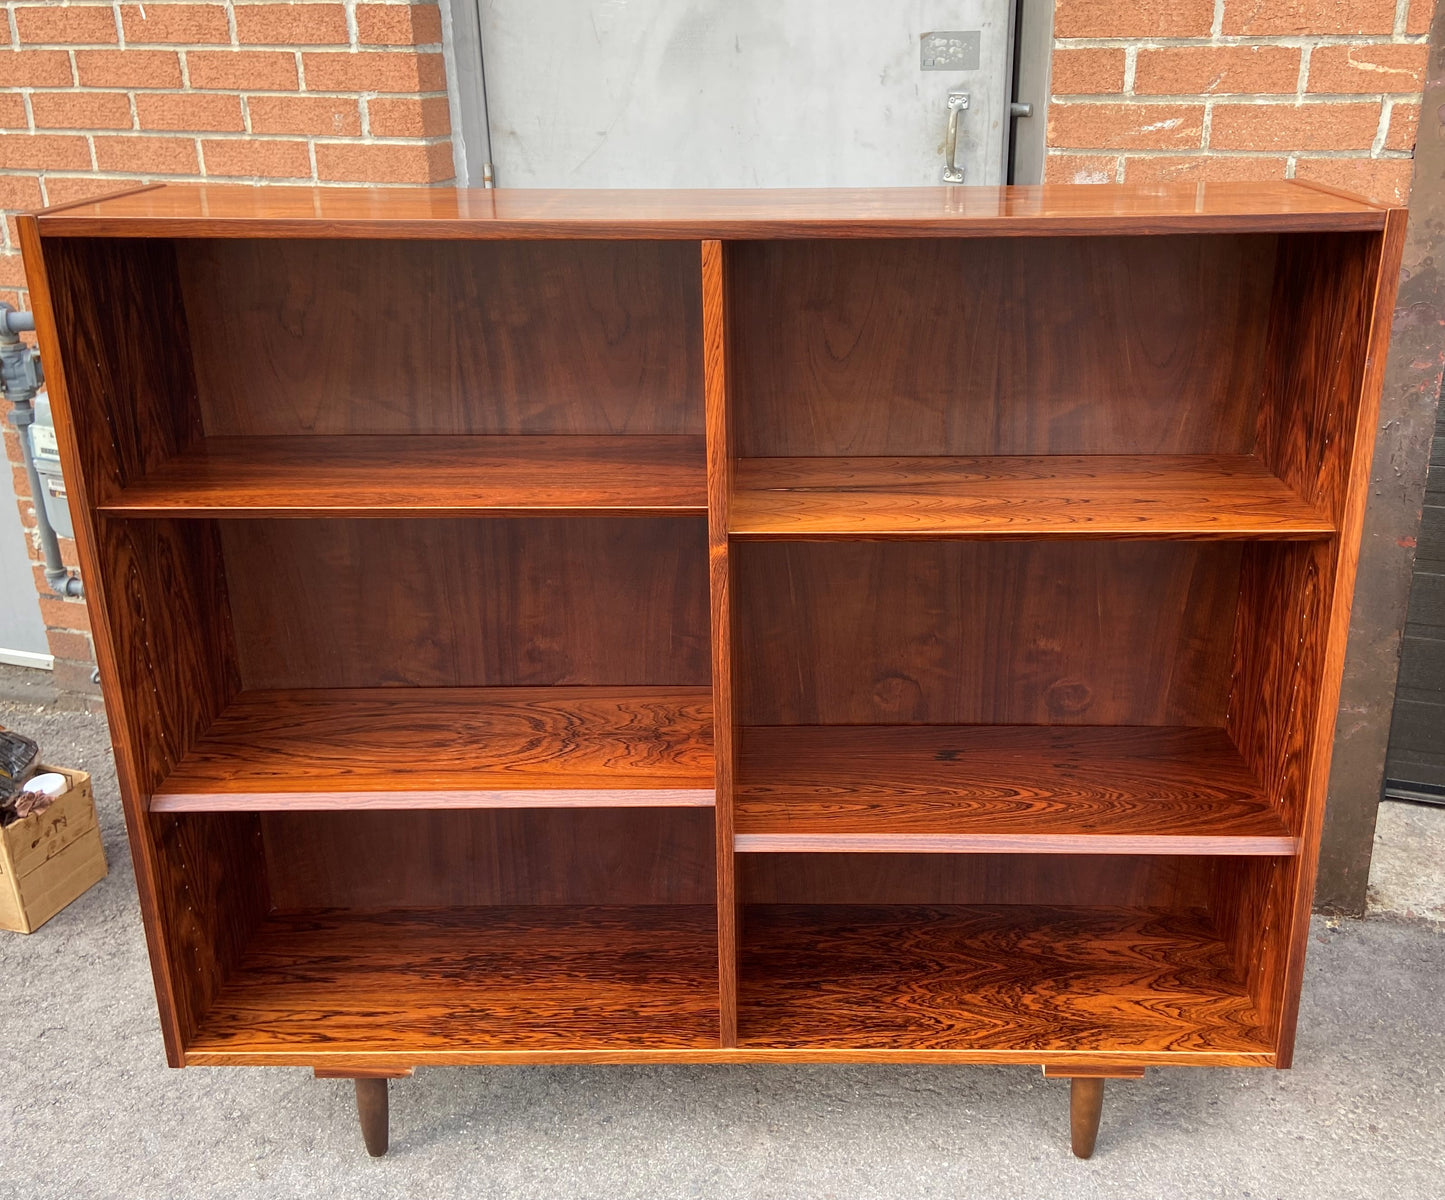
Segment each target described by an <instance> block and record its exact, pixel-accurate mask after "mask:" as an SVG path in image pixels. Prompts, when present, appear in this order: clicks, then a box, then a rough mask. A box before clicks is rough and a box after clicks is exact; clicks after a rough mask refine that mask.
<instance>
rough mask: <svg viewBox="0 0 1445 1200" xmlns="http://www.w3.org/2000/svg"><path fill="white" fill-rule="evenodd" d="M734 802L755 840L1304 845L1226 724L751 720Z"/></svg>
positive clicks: (837, 845)
mask: <svg viewBox="0 0 1445 1200" xmlns="http://www.w3.org/2000/svg"><path fill="white" fill-rule="evenodd" d="M734 812H735V816H734V821H735V826H734V827H735V830H736V836H735V839H734V845H735V847H736V849H737V850H739V851H743V852H749V851H752V852H769V851H771V852H799V851H818V852H847V851H860V852H889V853H919V852H935V853H953V854H957V853H967V852H980V853H994V854H997V853H1027V854H1042V853H1062V854H1262V855H1290V854H1294V853H1296V852H1297V850H1298V840H1297V839H1296V838H1294V837H1292V836H1291V835H1290V832H1289V830H1288V829H1287V828H1286V827H1285V825H1284V822H1283V821H1282V819H1281V818H1280V816H1279V814H1278V813H1277V812H1275V811H1274V810H1273V809H1272V808H1271V807H1270V806H1269V803H1268V800H1267V798H1266V796H1265V794H1264V789H1263V787H1262V786H1261V784H1260V783H1259V781H1258V780H1257V779H1256V778H1255V776H1254V775H1253V773H1252V772H1251V771H1250V769H1249V768H1248V766H1246V765H1245V762H1244V760H1243V759H1242V758H1241V757H1240V755H1239V752H1238V751H1237V750H1236V749H1235V748H1234V746H1233V744H1232V743H1231V742H1230V740H1229V737H1228V735H1227V734H1225V732H1224V731H1223V730H1221V729H1193V728H1171V727H1155V726H1087V725H1062V726H1059V725H1053V726H1035V725H889V726H879V725H869V726H856V725H831V726H750V727H747V728H745V729H744V730H743V731H742V739H741V750H740V755H739V763H738V782H737V786H736V791H735V797H734Z"/></svg>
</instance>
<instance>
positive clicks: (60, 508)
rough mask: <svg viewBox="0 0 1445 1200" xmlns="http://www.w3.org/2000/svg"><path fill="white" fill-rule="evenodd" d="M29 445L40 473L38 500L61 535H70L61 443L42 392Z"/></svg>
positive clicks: (48, 402)
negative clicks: (61, 459)
mask: <svg viewBox="0 0 1445 1200" xmlns="http://www.w3.org/2000/svg"><path fill="white" fill-rule="evenodd" d="M30 446H31V449H32V451H33V452H34V456H35V469H36V470H37V471H39V472H40V490H41V491H42V492H43V493H44V495H43V496H42V497H41V499H42V500H43V501H44V502H45V512H46V514H47V515H48V516H49V517H50V526H51V528H52V529H54V530H55V532H56V533H58V534H59V535H60V536H61V537H66V538H73V537H74V536H75V527H74V526H73V525H71V523H70V503H69V502H68V501H67V500H66V498H65V476H64V475H62V474H61V473H60V446H59V444H58V443H57V442H56V440H55V422H54V421H53V420H52V419H51V416H50V397H49V396H47V395H46V394H45V393H44V392H41V393H40V394H39V395H37V396H36V397H35V424H34V425H32V426H31V427H30Z"/></svg>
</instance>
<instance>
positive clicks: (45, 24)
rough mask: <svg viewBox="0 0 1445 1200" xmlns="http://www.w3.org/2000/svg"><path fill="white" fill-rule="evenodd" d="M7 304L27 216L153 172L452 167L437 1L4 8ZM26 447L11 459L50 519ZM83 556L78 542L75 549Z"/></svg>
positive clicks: (70, 618)
mask: <svg viewBox="0 0 1445 1200" xmlns="http://www.w3.org/2000/svg"><path fill="white" fill-rule="evenodd" d="M0 17H3V20H0V210H4V211H5V213H6V220H5V228H4V234H3V241H0V300H6V301H8V302H9V303H11V304H15V305H17V306H19V307H25V303H26V297H25V291H24V288H25V276H24V272H23V270H22V269H21V265H20V257H19V249H18V243H17V241H16V238H15V227H14V221H13V220H12V219H11V218H10V215H9V214H11V213H13V212H14V211H16V210H24V209H33V208H39V207H41V206H42V205H45V204H59V203H64V202H65V201H69V200H75V199H79V198H82V197H84V196H87V195H92V194H96V193H101V192H106V191H116V190H118V189H121V188H125V187H128V186H133V185H135V184H136V183H140V182H150V181H153V180H201V179H214V180H222V181H226V182H240V183H266V182H272V183H319V184H329V183H376V184H419V183H443V182H449V181H450V180H451V178H452V151H451V126H450V120H449V117H448V112H447V94H446V73H445V70H444V68H443V65H442V54H441V18H440V15H439V11H438V9H437V7H436V4H435V2H434V0H432V2H428V3H418V4H410V3H405V2H402V3H365V2H358V0H346V2H345V3H297V4H276V3H247V2H245V0H237V2H234V3H231V2H227V3H172V2H170V0H160V2H159V3H157V2H151V3H145V4H133V3H110V4H108V3H89V2H86V0H79V2H77V3H72V4H55V3H38V2H32V0H7V2H6V3H4V5H3V11H0ZM18 451H19V443H18V441H17V439H16V437H15V434H14V432H13V430H11V429H10V428H9V427H8V425H7V426H6V432H5V453H6V458H7V460H8V462H9V464H10V466H11V468H12V472H13V474H14V477H15V491H16V494H17V496H19V497H20V507H21V512H22V519H23V520H24V522H25V524H26V527H27V528H32V529H33V528H34V524H35V516H34V511H33V507H32V502H31V498H30V489H29V486H28V483H27V480H26V477H25V472H24V471H23V470H22V469H21V468H20V465H19V464H20V457H19V453H18ZM62 549H63V551H64V553H65V557H66V561H67V562H69V563H70V564H71V565H72V566H73V565H74V564H75V561H76V560H75V548H74V546H73V545H70V544H63V545H62ZM32 550H33V552H34V553H35V556H36V559H35V561H36V564H37V565H36V567H35V572H36V584H37V587H38V589H39V591H40V594H41V597H42V598H41V601H40V606H41V610H42V615H43V616H44V619H45V624H46V626H47V628H48V636H49V641H50V650H51V653H52V654H54V655H55V660H56V682H57V683H58V684H60V685H61V686H62V687H65V688H67V689H69V690H72V691H79V692H81V693H89V694H94V691H93V689H92V688H91V685H90V682H89V680H90V672H91V669H92V652H91V646H90V626H89V622H88V620H87V618H86V611H85V605H84V603H83V602H80V601H74V600H62V599H60V598H59V597H55V596H52V595H51V593H50V591H49V588H48V587H47V586H46V584H45V580H44V576H43V575H42V574H41V573H40V568H39V566H38V563H39V556H38V550H37V549H36V548H34V547H32Z"/></svg>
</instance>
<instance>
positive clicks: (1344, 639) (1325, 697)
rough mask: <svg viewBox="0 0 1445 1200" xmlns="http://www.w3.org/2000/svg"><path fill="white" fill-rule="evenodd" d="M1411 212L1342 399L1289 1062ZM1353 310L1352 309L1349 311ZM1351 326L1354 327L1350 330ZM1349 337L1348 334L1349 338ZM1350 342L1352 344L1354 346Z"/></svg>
mask: <svg viewBox="0 0 1445 1200" xmlns="http://www.w3.org/2000/svg"><path fill="white" fill-rule="evenodd" d="M1405 221H1406V213H1405V211H1404V210H1403V209H1391V210H1390V211H1389V213H1388V214H1387V218H1386V224H1385V229H1384V232H1383V233H1382V234H1381V235H1380V237H1379V238H1378V239H1377V240H1375V241H1374V244H1373V246H1371V248H1370V253H1369V258H1368V265H1369V269H1368V271H1367V273H1366V277H1365V281H1364V282H1365V284H1366V289H1365V290H1366V291H1367V292H1368V294H1369V297H1370V300H1369V306H1368V319H1367V323H1366V325H1365V336H1364V339H1363V343H1362V344H1361V345H1360V355H1361V369H1360V371H1359V373H1358V374H1357V375H1356V376H1354V377H1353V380H1352V382H1353V384H1354V387H1353V388H1352V390H1351V391H1350V392H1349V393H1348V394H1346V395H1344V396H1342V397H1341V403H1342V404H1343V405H1344V406H1345V410H1346V412H1347V413H1351V414H1352V417H1353V420H1350V419H1348V418H1347V420H1346V422H1345V431H1346V440H1347V442H1348V444H1349V457H1348V459H1347V460H1346V461H1345V462H1344V463H1342V464H1341V480H1340V487H1339V495H1340V497H1341V500H1340V512H1341V515H1340V519H1339V526H1340V532H1339V538H1338V542H1337V545H1338V554H1337V557H1336V559H1335V563H1334V566H1335V575H1334V580H1333V584H1334V586H1333V587H1332V588H1331V590H1330V597H1329V607H1328V610H1327V611H1328V614H1329V615H1328V620H1327V622H1326V624H1325V625H1324V627H1323V629H1322V630H1321V633H1322V634H1323V642H1324V645H1323V665H1322V669H1321V672H1320V681H1319V692H1318V694H1317V696H1316V698H1315V705H1314V711H1313V712H1312V713H1310V714H1309V719H1310V720H1312V722H1313V726H1314V727H1313V730H1312V731H1311V733H1310V736H1309V746H1310V762H1309V767H1308V770H1307V779H1308V783H1307V784H1306V793H1305V795H1306V799H1305V804H1304V822H1303V828H1302V830H1301V838H1302V847H1301V857H1300V862H1299V864H1298V865H1297V868H1296V870H1295V871H1294V872H1293V878H1292V879H1291V880H1290V881H1289V882H1290V883H1291V884H1292V885H1293V894H1292V896H1291V897H1290V899H1291V903H1292V904H1293V909H1292V911H1290V912H1289V913H1288V918H1287V919H1288V925H1289V931H1290V937H1289V945H1288V950H1287V952H1286V956H1285V959H1284V963H1283V965H1282V967H1281V968H1279V969H1278V978H1279V982H1280V996H1281V1000H1280V1023H1279V1028H1280V1035H1279V1042H1278V1043H1277V1047H1276V1049H1277V1052H1278V1055H1279V1060H1280V1062H1281V1064H1282V1065H1284V1066H1289V1065H1290V1063H1291V1062H1292V1061H1293V1057H1294V1039H1295V1022H1296V1017H1297V1014H1298V1011H1299V997H1300V988H1301V986H1302V985H1303V982H1304V963H1305V950H1306V948H1307V946H1308V943H1309V922H1310V908H1311V905H1312V902H1313V899H1314V891H1315V874H1316V870H1317V867H1318V864H1319V845H1320V834H1321V831H1322V829H1323V825H1324V814H1325V798H1326V792H1327V790H1328V787H1329V775H1330V756H1331V754H1332V752H1333V750H1334V736H1333V735H1334V729H1335V720H1336V715H1337V713H1338V709H1339V703H1340V685H1341V680H1342V678H1343V675H1344V664H1345V650H1346V646H1347V644H1348V641H1349V632H1350V608H1351V605H1352V603H1353V601H1354V593H1355V573H1356V570H1357V568H1358V566H1359V555H1360V539H1361V536H1362V531H1363V528H1364V519H1365V503H1366V500H1367V498H1368V495H1369V479H1370V466H1371V461H1372V459H1373V457H1374V442H1375V429H1376V422H1377V419H1378V414H1379V410H1380V389H1381V387H1382V386H1383V383H1384V372H1385V358H1386V353H1387V351H1388V348H1389V344H1390V326H1391V322H1392V319H1393V316H1394V308H1395V297H1396V294H1397V291H1398V288H1399V282H1400V261H1401V258H1402V256H1403V254H1404V249H1405ZM1346 311H1347V312H1348V311H1349V310H1348V307H1346ZM1346 328H1347V329H1348V325H1347V326H1346ZM1346 336H1347V337H1348V334H1347V335H1346ZM1347 344H1348V343H1347Z"/></svg>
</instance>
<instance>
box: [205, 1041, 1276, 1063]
mask: <svg viewBox="0 0 1445 1200" xmlns="http://www.w3.org/2000/svg"><path fill="white" fill-rule="evenodd" d="M199 1043H200V1044H199V1045H197V1044H193V1045H191V1046H190V1047H188V1048H187V1050H186V1052H185V1065H186V1066H188V1067H222V1066H258V1067H259V1066H291V1067H314V1066H320V1067H322V1068H324V1069H333V1070H335V1069H341V1068H343V1067H347V1066H352V1067H363V1068H378V1067H422V1066H485V1065H489V1064H494V1065H504V1064H523V1063H553V1064H566V1063H589V1064H598V1063H672V1062H676V1063H689V1062H695V1063H704V1062H711V1063H758V1062H795V1063H825V1062H838V1063H843V1062H852V1063H953V1064H963V1063H974V1064H977V1065H980V1066H1029V1067H1036V1066H1040V1065H1044V1066H1056V1067H1066V1066H1069V1065H1071V1064H1078V1065H1089V1066H1099V1065H1101V1064H1103V1063H1109V1064H1114V1065H1118V1066H1140V1067H1165V1066H1176V1067H1273V1066H1275V1064H1276V1056H1275V1053H1274V1051H1272V1050H1162V1051H1155V1050H1148V1051H1132V1050H1119V1051H1107V1050H925V1049H919V1050H906V1049H902V1050H866V1049H860V1050H847V1049H841V1050H840V1049H832V1048H820V1049H798V1048H772V1047H766V1046H758V1047H747V1046H740V1047H736V1048H729V1049H723V1048H721V1047H719V1048H717V1049H712V1048H710V1047H708V1048H681V1047H679V1048H672V1047H660V1048H658V1049H655V1050H643V1049H615V1050H609V1049H595V1050H584V1049H579V1050H524V1049H517V1050H467V1049H464V1048H460V1047H459V1048H457V1049H455V1050H416V1051H395V1050H386V1051H368V1050H323V1049H308V1048H306V1047H299V1046H298V1047H288V1048H287V1049H284V1050H256V1049H251V1050H248V1049H245V1048H237V1049H231V1050H227V1049H221V1048H219V1047H208V1046H206V1044H205V1039H204V1036H202V1038H201V1039H199Z"/></svg>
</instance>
